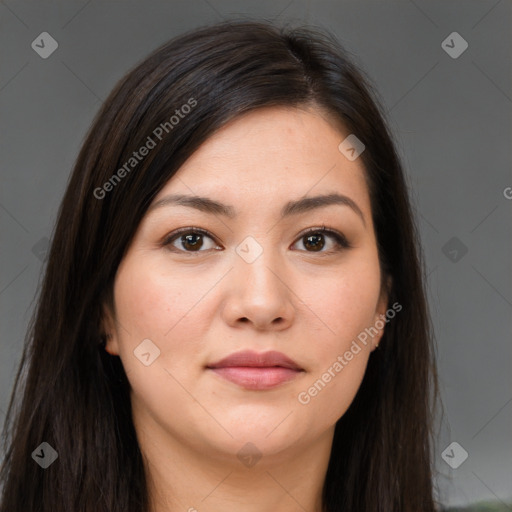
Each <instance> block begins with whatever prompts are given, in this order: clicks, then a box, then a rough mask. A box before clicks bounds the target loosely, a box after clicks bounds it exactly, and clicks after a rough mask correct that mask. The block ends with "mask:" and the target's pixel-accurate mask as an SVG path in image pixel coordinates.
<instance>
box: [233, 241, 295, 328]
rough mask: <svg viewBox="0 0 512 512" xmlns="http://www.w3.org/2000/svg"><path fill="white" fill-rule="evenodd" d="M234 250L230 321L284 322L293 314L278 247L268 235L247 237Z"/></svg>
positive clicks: (268, 323) (282, 323) (255, 322)
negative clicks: (233, 291) (233, 285)
mask: <svg viewBox="0 0 512 512" xmlns="http://www.w3.org/2000/svg"><path fill="white" fill-rule="evenodd" d="M235 251H236V253H237V255H236V258H235V264H234V266H235V269H234V270H235V272H234V274H233V276H234V277H235V279H236V285H235V287H234V289H235V290H236V292H235V293H234V294H233V295H232V296H231V298H230V301H231V308H228V310H230V316H231V321H236V320H240V319H241V318H243V319H245V320H249V321H251V322H252V323H253V324H254V325H255V326H257V327H260V328H264V327H265V326H269V325H271V324H272V323H273V322H274V323H278V324H279V325H280V326H284V325H285V324H286V325H287V324H288V323H289V321H290V320H291V318H292V315H293V305H292V304H291V302H290V301H291V297H290V295H289V294H290V292H289V289H288V287H287V286H286V285H285V283H286V277H285V276H284V275H283V274H284V268H285V265H284V262H281V261H280V256H279V250H278V248H277V247H274V246H273V245H272V242H271V237H266V238H265V240H264V241H261V242H260V241H258V240H256V238H254V237H252V236H248V237H246V238H245V239H244V240H243V241H242V242H241V243H240V244H239V245H238V246H237V247H236V249H235Z"/></svg>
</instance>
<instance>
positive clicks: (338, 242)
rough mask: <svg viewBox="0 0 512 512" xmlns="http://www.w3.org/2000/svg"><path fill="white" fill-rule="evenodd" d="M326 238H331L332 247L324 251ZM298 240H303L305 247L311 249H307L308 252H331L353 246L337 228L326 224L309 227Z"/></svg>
mask: <svg viewBox="0 0 512 512" xmlns="http://www.w3.org/2000/svg"><path fill="white" fill-rule="evenodd" d="M326 238H330V239H331V247H330V248H328V249H327V250H325V251H323V250H322V249H323V248H324V247H325V239H326ZM298 241H302V243H303V246H304V247H306V248H310V249H311V250H306V252H322V253H328V254H330V253H334V252H338V251H341V250H343V249H349V248H350V247H351V245H350V243H349V242H348V240H347V239H346V237H345V235H343V234H342V233H339V232H338V231H336V230H333V229H328V228H326V227H325V226H322V227H321V228H310V229H308V230H307V231H306V232H305V233H302V235H301V237H300V238H299V240H298ZM296 243H298V242H296ZM328 245H329V244H328Z"/></svg>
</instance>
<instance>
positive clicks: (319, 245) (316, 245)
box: [306, 235, 324, 251]
mask: <svg viewBox="0 0 512 512" xmlns="http://www.w3.org/2000/svg"><path fill="white" fill-rule="evenodd" d="M321 237H322V235H308V236H307V239H306V240H307V243H306V245H308V244H309V243H311V241H312V240H314V239H317V240H318V239H319V238H321ZM312 245H313V250H315V251H318V250H320V249H322V248H323V246H324V243H323V241H322V242H320V243H319V242H318V241H317V242H316V243H315V242H313V243H312Z"/></svg>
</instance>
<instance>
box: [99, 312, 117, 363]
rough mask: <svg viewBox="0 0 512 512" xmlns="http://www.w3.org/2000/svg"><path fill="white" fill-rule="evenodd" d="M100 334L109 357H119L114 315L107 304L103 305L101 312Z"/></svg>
mask: <svg viewBox="0 0 512 512" xmlns="http://www.w3.org/2000/svg"><path fill="white" fill-rule="evenodd" d="M100 329H101V331H100V332H101V333H102V336H103V338H104V339H105V352H108V353H109V354H110V355H111V356H118V355H119V344H118V334H117V329H116V321H115V314H114V312H113V311H112V310H111V308H110V307H109V306H108V305H107V304H105V303H104V304H103V306H102V311H101V328H100Z"/></svg>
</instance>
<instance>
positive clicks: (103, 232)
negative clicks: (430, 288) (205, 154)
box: [0, 21, 438, 512]
mask: <svg viewBox="0 0 512 512" xmlns="http://www.w3.org/2000/svg"><path fill="white" fill-rule="evenodd" d="M184 105H188V106H189V108H187V109H186V108H184V107H183V106H184ZM304 105H315V106H317V107H318V108H320V109H322V110H323V111H325V112H328V113H329V114H330V115H332V116H333V118H335V119H337V120H338V121H339V122H340V123H341V124H342V125H343V126H344V127H346V129H347V130H349V132H350V133H353V134H355V135H356V136H357V137H358V138H359V139H360V140H361V141H363V143H364V144H365V151H364V152H363V153H362V154H361V156H360V158H361V159H362V162H363V164H364V167H365V171H366V175H365V177H366V180H367V183H368V188H369V192H370V199H371V208H372V217H373V223H374V226H375V232H376V237H377V244H378V251H379V259H380V264H381V269H382V272H383V275H385V276H390V277H391V278H392V289H391V290H390V295H389V303H390V304H393V303H395V302H398V303H399V304H401V305H402V310H401V311H400V314H398V315H397V316H396V318H394V319H393V320H392V321H391V322H389V324H388V325H387V326H386V329H385V332H384V335H383V337H382V339H381V342H380V347H379V349H378V350H376V351H374V352H373V353H372V354H371V356H370V359H369V362H368V366H367V369H366V373H365V376H364V379H363V382H362V384H361V386H360V388H359V390H358V392H357V394H356V396H355V398H354V400H353V402H352V404H351V406H350V407H349V409H348V410H347V412H346V413H345V414H344V415H343V416H342V417H341V418H340V419H339V420H338V422H337V424H336V428H335V435H334V442H333V446H332V452H331V457H330V460H329V466H328V471H327V475H326V480H325V484H324V489H323V507H324V512H341V511H344V512H347V511H350V512H359V511H361V512H363V511H365V512H400V511H402V512H418V511H425V512H433V511H434V510H436V509H437V507H436V499H435V497H434V489H433V488H434V486H433V462H432V459H433V454H432V446H433V442H434V440H435V438H434V435H433V430H434V429H433V424H434V418H435V413H434V411H435V404H436V403H437V398H438V387H437V374H436V368H435V354H434V342H433V335H432V327H431V325H430V317H429V314H428V306H427V302H426V293H425V288H424V286H425V281H424V280H425V265H424V263H423V261H422V257H421V250H420V239H419V234H418V231H417V227H416V224H415V221H414V218H413V214H412V210H411V205H410V200H409V196H408V187H407V183H406V181H405V176H404V172H403V169H402V166H401V163H400V161H399V157H398V155H397V151H396V148H395V142H394V141H393V140H392V136H391V134H390V131H389V129H388V128H387V122H386V121H385V116H384V113H383V112H384V110H383V108H382V106H381V104H380V102H379V100H378V99H377V94H376V92H375V91H374V89H373V87H372V85H371V81H370V80H369V78H368V77H367V76H366V75H365V74H364V72H363V71H362V70H361V69H359V68H358V67H356V66H355V64H354V62H353V60H352V59H351V58H350V57H349V54H348V53H347V51H346V50H344V49H343V48H342V47H341V46H340V45H339V44H338V43H337V42H336V40H335V38H334V37H333V36H331V35H326V33H325V32H323V31H321V32H319V31H317V30H313V29H306V28H297V29H292V28H282V27H281V28H279V27H276V26H274V25H272V24H269V23H261V22H247V21H246V22H223V23H221V24H217V25H213V26H209V27H204V28H201V29H198V30H195V31H192V32H189V33H187V34H185V35H182V36H180V37H178V38H175V39H173V40H171V41H169V42H168V43H166V44H164V45H163V46H161V47H160V48H158V49H157V50H155V51H154V52H153V53H152V54H151V55H149V56H148V57H147V58H146V59H144V60H143V61H142V62H141V63H140V64H138V65H137V66H136V67H135V68H134V69H133V70H132V71H130V72H129V73H128V74H127V75H126V76H125V77H123V78H122V79H121V80H120V81H119V82H118V84H117V85H116V86H115V88H114V90H113V91H112V92H111V94H110V95H109V97H108V98H107V100H106V101H105V102H104V104H103V106H102V108H101V109H100V111H99V112H98V114H97V116H96V118H95V120H94V122H93V124H92V126H91V128H90V130H89V132H88V134H87V137H86V139H85V142H84V144H83V147H82V149H81V151H80V153H79V155H78V158H77V161H76V164H75V167H74V170H73V173H72V175H71V178H70V180H69V183H68V186H67V190H66V193H65V196H64V199H63V201H62V204H61V207H60V210H59V213H58V219H57V223H56V228H55V231H54V233H53V236H52V244H51V249H50V252H49V259H48V263H47V268H46V273H45V277H44V281H43V285H42V289H41V292H40V295H39V300H38V305H37V308H36V311H35V313H34V317H33V319H32V320H31V323H30V326H29V329H28V332H27V337H26V340H25V346H24V350H23V354H22V359H21V363H20V366H19V370H18V373H17V376H16V380H15V386H14V390H13V393H12V397H11V401H10V404H9V409H8V413H7V418H6V421H5V424H4V432H3V441H4V447H5V457H4V461H3V465H2V468H1V473H0V477H1V482H2V495H1V503H0V512H14V511H16V512H21V511H26V512H29V511H36V510H38V511H41V512H56V511H57V512H71V511H73V512H78V511H84V512H121V511H122V512H132V511H133V512H143V511H147V510H148V507H149V505H148V503H149V497H148V493H147V486H146V479H145V474H144V469H143V460H142V455H141V452H140V450H139V446H138V443H137V438H136V435H135V430H134V426H133V423H132V417H131V405H130V400H129V392H128V391H129V382H128V380H127V377H126V374H125V372H124V369H123V367H122V364H121V362H120V359H119V357H117V356H111V355H109V354H108V353H107V352H105V350H104V344H99V343H98V341H99V340H100V339H101V335H102V332H101V327H100V326H101V310H102V305H103V304H108V305H110V306H112V291H113V283H114V278H115V274H116V270H117V268H118V266H119V263H120V261H121V259H122V258H123V255H124V254H125V252H126V250H127V248H128V247H129V245H130V242H131V239H132V237H133V235H134V233H135V231H136V228H137V226H138V224H139V222H140V221H141V219H142V217H143V216H144V214H145V211H146V209H147V208H148V206H149V204H150V203H151V201H152V199H153V198H154V197H155V195H156V194H157V193H158V192H159V190H160V189H161V188H162V187H163V186H164V184H165V183H166V182H167V181H168V180H169V179H170V178H172V176H173V175H174V174H175V172H176V171H177V170H178V169H179V167H180V166H181V165H182V164H183V163H184V162H185V160H186V159H187V158H188V157H189V156H190V155H191V154H192V153H193V152H194V151H195V150H197V148H198V147H199V146H200V144H201V143H203V142H204V141H205V140H206V139H207V138H208V137H210V136H211V135H212V134H213V133H214V132H215V131H216V130H217V129H219V127H221V126H223V125H224V124H225V123H226V122H227V121H229V120H232V119H234V118H235V117H237V116H239V115H241V114H243V113H246V112H249V111H251V110H255V109H259V108H263V107H269V106H304ZM177 110H178V111H179V112H181V114H183V115H178V113H177V112H176V111H177ZM184 113H185V114H186V115H185V114H184ZM173 115H174V117H175V118H176V119H178V117H179V120H178V121H176V119H174V120H172V119H171V118H172V116H173ZM166 123H167V124H166ZM157 127H160V132H161V133H160V132H158V131H156V132H155V130H156V128H157ZM164 127H165V129H164ZM157 133H159V134H160V135H161V139H159V138H158V137H157V135H156V134H157ZM148 137H150V138H151V139H152V140H153V141H154V142H155V144H156V147H155V148H154V149H152V150H151V151H149V153H148V154H147V156H145V157H144V158H143V159H141V160H140V161H139V160H137V163H136V164H135V165H133V164H134V162H131V164H130V165H127V162H130V158H132V156H133V152H134V151H135V150H137V149H138V148H140V147H141V146H143V145H144V144H148ZM157 139H158V140H157ZM120 169H124V171H125V172H122V171H121V170H120ZM42 442H46V443H48V444H49V445H50V446H51V447H53V448H54V449H55V450H56V452H57V453H58V459H57V460H56V462H55V463H53V464H51V465H50V466H49V467H48V468H46V469H43V468H42V467H40V465H38V464H36V462H35V461H34V460H33V457H32V454H33V452H34V450H36V448H38V447H39V446H40V445H41V443H42Z"/></svg>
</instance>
